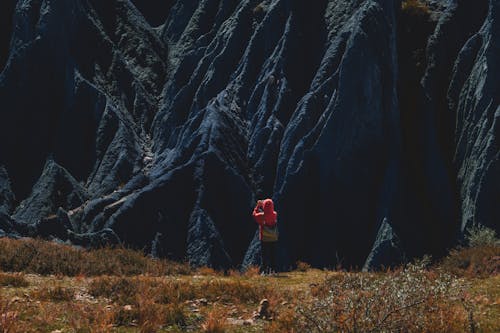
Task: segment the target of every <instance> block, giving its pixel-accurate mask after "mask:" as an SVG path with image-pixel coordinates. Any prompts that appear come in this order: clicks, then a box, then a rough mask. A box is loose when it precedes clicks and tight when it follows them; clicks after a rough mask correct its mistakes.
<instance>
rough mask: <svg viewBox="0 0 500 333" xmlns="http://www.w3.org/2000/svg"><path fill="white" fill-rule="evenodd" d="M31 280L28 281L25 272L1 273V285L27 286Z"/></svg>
mask: <svg viewBox="0 0 500 333" xmlns="http://www.w3.org/2000/svg"><path fill="white" fill-rule="evenodd" d="M28 285H29V282H28V281H26V278H25V277H24V274H23V273H13V274H12V273H0V286H2V287H7V286H9V287H14V288H22V287H27V286H28Z"/></svg>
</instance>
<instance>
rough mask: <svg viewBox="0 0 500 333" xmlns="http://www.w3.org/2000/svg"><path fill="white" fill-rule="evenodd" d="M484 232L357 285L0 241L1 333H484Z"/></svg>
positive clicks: (491, 302)
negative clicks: (436, 258) (437, 258)
mask: <svg viewBox="0 0 500 333" xmlns="http://www.w3.org/2000/svg"><path fill="white" fill-rule="evenodd" d="M484 231H485V229H481V230H479V231H478V230H476V231H473V234H472V235H471V236H470V237H469V239H468V240H469V243H473V242H474V245H477V246H475V247H470V246H467V247H464V248H459V249H455V250H453V251H452V252H451V253H450V255H449V256H448V257H446V258H445V259H443V260H442V261H441V262H438V263H434V264H431V263H430V261H429V259H428V258H424V259H422V260H420V261H418V262H415V263H412V264H408V265H405V266H402V267H400V268H397V269H394V270H389V271H386V272H373V273H361V272H347V271H342V270H338V271H326V270H317V269H312V268H310V266H309V265H307V264H306V263H299V264H298V265H297V266H298V267H299V268H300V269H298V270H297V271H294V272H286V273H280V274H276V275H271V276H261V275H259V274H258V273H259V271H258V269H257V268H251V269H249V270H248V271H246V272H239V271H226V272H218V271H215V270H213V269H210V268H199V269H194V268H190V267H189V266H187V265H183V264H178V263H173V262H168V261H165V260H157V259H152V258H149V257H146V256H144V255H142V254H141V253H139V252H135V251H131V250H126V249H101V250H91V251H87V250H79V249H75V248H72V247H69V246H66V245H60V244H55V243H50V242H45V241H40V240H27V239H26V240H25V239H23V240H12V239H0V268H1V269H2V270H3V271H4V272H2V273H0V331H2V332H54V331H55V332H179V331H191V332H262V331H265V332H325V331H332V332H335V331H350V332H374V331H384V332H396V331H407V332H422V331H432V332H443V331H446V332H453V331H456V332H463V331H469V332H477V331H482V332H494V331H498V330H499V329H500V324H499V323H498V320H497V319H498V317H499V316H500V277H499V275H498V273H499V271H500V270H499V269H498V268H499V258H500V247H499V245H498V241H497V240H496V238H495V237H493V238H491V237H490V236H491V233H490V234H489V236H488V237H490V238H489V240H488V237H487V232H484ZM480 233H482V236H481V235H479V237H477V236H478V234H480ZM485 235H486V236H485ZM472 239H474V241H473V242H471V240H472ZM34 273H35V274H34Z"/></svg>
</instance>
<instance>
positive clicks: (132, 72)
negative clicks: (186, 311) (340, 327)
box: [0, 0, 500, 269]
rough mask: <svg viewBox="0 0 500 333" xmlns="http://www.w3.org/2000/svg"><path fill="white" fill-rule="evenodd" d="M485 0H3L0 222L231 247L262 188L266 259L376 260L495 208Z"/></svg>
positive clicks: (215, 250)
mask: <svg viewBox="0 0 500 333" xmlns="http://www.w3.org/2000/svg"><path fill="white" fill-rule="evenodd" d="M12 3H14V2H12ZM498 6H499V4H498V1H496V0H490V1H486V0H481V1H478V2H477V3H475V4H471V2H470V1H461V0H460V1H459V0H455V1H448V2H439V1H428V2H427V9H426V10H425V11H423V12H421V13H422V15H423V16H421V17H420V16H419V17H415V16H414V14H412V13H409V12H404V11H402V10H401V3H400V1H397V0H388V1H385V0H384V1H383V0H342V1H328V0H319V1H309V2H306V1H299V0H265V1H257V0H242V1H238V0H201V1H191V0H190V1H175V2H174V1H134V0H133V1H129V0H110V1H97V0H65V1H63V0H53V1H42V0H18V1H17V4H16V8H15V11H14V15H13V16H12V20H13V24H12V25H11V26H12V27H13V29H12V39H11V36H10V34H9V33H8V32H7V34H9V36H8V37H3V36H2V40H1V43H2V45H4V49H5V50H7V49H9V57H8V60H7V56H6V55H7V52H4V53H5V55H4V58H3V59H4V61H3V62H4V63H5V64H6V65H5V67H4V69H3V71H2V72H1V74H0V165H2V166H3V167H2V168H0V214H1V215H0V222H1V223H2V224H1V227H0V229H2V230H4V233H6V234H7V235H11V236H16V235H18V234H22V235H30V236H35V235H38V236H43V237H47V238H56V239H60V240H63V241H70V242H72V243H74V244H77V245H82V246H100V245H103V244H116V243H125V244H127V245H128V246H133V247H137V248H141V249H145V250H146V251H148V252H150V253H152V254H153V255H156V256H164V257H169V258H173V259H177V260H185V259H187V260H189V261H190V262H191V263H192V264H194V265H209V266H214V267H219V268H224V267H229V266H239V265H242V264H243V265H244V266H245V265H251V264H258V263H259V260H260V258H259V252H260V246H259V241H258V237H257V235H256V234H255V229H256V225H255V223H254V222H253V221H252V219H251V216H250V213H251V209H252V205H253V204H254V202H255V200H256V199H258V198H262V197H272V198H273V199H274V200H275V203H276V208H277V211H278V214H279V225H280V237H281V239H280V242H279V246H278V251H279V253H278V257H279V262H280V265H281V267H282V268H283V269H286V268H288V267H290V266H292V265H293V263H294V262H295V261H296V260H304V261H307V262H310V263H312V264H313V265H316V266H334V265H337V264H343V265H347V266H358V267H361V266H364V268H365V269H374V268H377V267H380V266H381V265H385V266H388V265H393V264H396V263H397V262H399V261H401V260H404V258H410V257H412V256H415V255H421V254H423V253H432V254H439V253H440V251H443V250H445V249H446V248H447V247H449V246H450V245H452V244H453V243H454V242H455V241H457V240H458V239H459V237H460V234H461V233H462V232H463V231H464V230H465V228H466V227H467V226H469V225H472V224H478V223H479V224H484V225H487V226H490V227H493V228H496V229H497V230H498V229H499V228H500V226H499V225H498V221H500V219H499V214H500V213H499V211H500V210H499V208H498V207H497V205H494V200H495V198H498V197H499V195H498V194H499V190H500V183H499V177H500V176H499V175H500V172H499V171H500V170H499V162H498V158H499V153H498V152H499V149H498V115H499V113H500V109H499V103H498V96H500V95H499V91H498V80H499V79H498V78H497V76H498V75H495V73H498V54H499V51H498V49H499V36H498V34H499V31H500V29H498V25H499V24H500V23H499V20H500V18H499V17H498V14H499V13H498V11H499V8H498ZM2 15H3V16H6V17H7V16H8V17H10V16H9V15H10V14H9V13H8V11H2ZM3 16H2V18H3ZM7 39H9V40H12V42H10V44H8V43H7V44H6V43H5V40H7ZM5 45H10V48H7V47H6V46H5ZM0 60H1V59H0ZM0 63H2V62H0ZM455 124H456V126H455ZM16 199H17V200H19V201H15V200H16ZM367 258H368V259H367Z"/></svg>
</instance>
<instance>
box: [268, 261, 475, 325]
mask: <svg viewBox="0 0 500 333" xmlns="http://www.w3.org/2000/svg"><path fill="white" fill-rule="evenodd" d="M316 292H317V295H316V297H314V298H312V300H311V301H309V302H301V303H299V305H298V306H297V307H296V308H295V312H296V317H295V319H294V320H293V324H292V323H291V321H292V318H293V317H292V316H291V315H290V314H287V315H286V317H283V316H280V315H278V318H277V322H276V323H275V324H273V325H274V328H275V330H276V331H286V330H287V327H295V329H296V331H298V332H373V331H377V332H378V331H384V332H422V331H427V332H436V331H461V330H463V328H464V325H465V324H466V313H465V311H464V309H463V308H461V307H458V308H456V307H454V306H451V305H450V304H452V302H451V301H450V300H451V299H453V298H454V297H458V295H459V294H460V293H461V292H462V288H461V286H459V285H457V283H456V281H454V280H453V279H452V278H451V276H449V275H447V274H438V273H435V272H431V271H427V270H426V269H425V264H420V263H419V264H412V265H409V266H408V267H407V268H404V269H400V270H398V271H395V272H391V273H385V274H384V275H377V274H362V273H355V274H353V273H345V274H342V275H338V276H334V277H332V278H329V279H327V280H326V281H325V282H324V286H322V287H320V288H317V290H316Z"/></svg>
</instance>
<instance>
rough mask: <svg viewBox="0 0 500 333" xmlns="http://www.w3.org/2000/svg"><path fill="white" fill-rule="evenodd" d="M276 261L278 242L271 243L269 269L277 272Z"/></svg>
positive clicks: (271, 271)
mask: <svg viewBox="0 0 500 333" xmlns="http://www.w3.org/2000/svg"><path fill="white" fill-rule="evenodd" d="M277 267H278V266H277V262H276V242H272V243H269V271H270V273H275V272H276V269H277Z"/></svg>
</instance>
